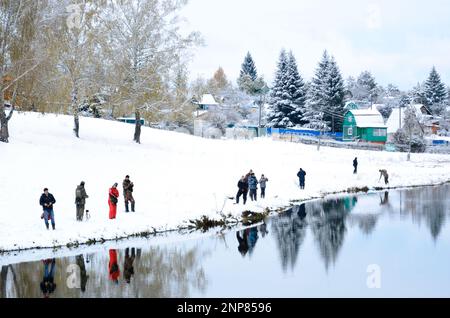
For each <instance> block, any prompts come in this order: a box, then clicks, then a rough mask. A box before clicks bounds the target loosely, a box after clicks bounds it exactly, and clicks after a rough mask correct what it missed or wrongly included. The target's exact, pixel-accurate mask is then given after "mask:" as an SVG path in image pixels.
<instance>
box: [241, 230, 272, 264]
mask: <svg viewBox="0 0 450 318" xmlns="http://www.w3.org/2000/svg"><path fill="white" fill-rule="evenodd" d="M263 230H264V231H265V232H264V234H263V236H264V235H266V233H267V231H266V230H265V229H264V228H263ZM236 238H237V240H238V244H239V245H238V251H239V253H241V255H242V257H244V256H245V255H246V254H247V252H248V254H249V256H251V255H252V253H253V250H254V248H255V245H256V242H257V241H258V228H257V227H252V228H247V229H245V230H242V231H237V232H236Z"/></svg>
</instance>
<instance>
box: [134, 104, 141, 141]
mask: <svg viewBox="0 0 450 318" xmlns="http://www.w3.org/2000/svg"><path fill="white" fill-rule="evenodd" d="M135 116H136V126H135V129H134V141H135V142H137V143H138V144H140V143H141V114H140V112H139V110H137V109H136V113H135Z"/></svg>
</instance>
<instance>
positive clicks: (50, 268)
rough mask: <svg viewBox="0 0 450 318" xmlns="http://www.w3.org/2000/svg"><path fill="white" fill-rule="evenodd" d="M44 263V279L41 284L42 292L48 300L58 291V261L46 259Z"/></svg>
mask: <svg viewBox="0 0 450 318" xmlns="http://www.w3.org/2000/svg"><path fill="white" fill-rule="evenodd" d="M42 262H43V263H44V278H43V279H42V282H41V284H40V286H41V291H42V293H43V294H44V297H45V298H48V297H49V296H50V294H52V293H53V292H54V291H55V289H56V284H55V269H56V268H55V266H56V260H55V259H54V258H52V259H46V260H43V261H42Z"/></svg>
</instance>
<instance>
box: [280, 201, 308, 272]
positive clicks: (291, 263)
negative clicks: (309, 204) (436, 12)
mask: <svg viewBox="0 0 450 318" xmlns="http://www.w3.org/2000/svg"><path fill="white" fill-rule="evenodd" d="M304 208H305V205H304V204H302V205H301V208H300V206H295V207H293V208H291V209H290V210H288V211H286V212H284V213H282V214H280V216H279V217H277V218H276V219H274V220H272V233H273V235H274V237H275V240H276V241H277V243H278V251H279V253H280V258H281V266H282V268H283V270H284V271H287V269H288V267H290V268H291V270H292V269H294V268H295V263H296V262H297V257H298V252H299V250H300V246H301V244H302V243H303V241H304V239H305V236H306V221H305V215H304ZM299 212H300V215H299ZM302 212H303V213H302Z"/></svg>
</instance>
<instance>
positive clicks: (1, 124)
mask: <svg viewBox="0 0 450 318" xmlns="http://www.w3.org/2000/svg"><path fill="white" fill-rule="evenodd" d="M0 95H1V96H0V142H5V143H7V142H8V141H9V131H8V121H9V120H10V119H11V116H12V113H13V111H14V106H12V105H11V107H12V109H11V111H10V113H9V115H8V116H6V110H5V100H4V99H3V87H0Z"/></svg>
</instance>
